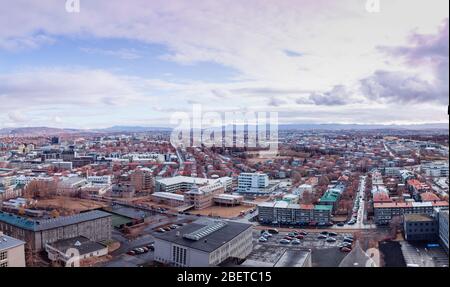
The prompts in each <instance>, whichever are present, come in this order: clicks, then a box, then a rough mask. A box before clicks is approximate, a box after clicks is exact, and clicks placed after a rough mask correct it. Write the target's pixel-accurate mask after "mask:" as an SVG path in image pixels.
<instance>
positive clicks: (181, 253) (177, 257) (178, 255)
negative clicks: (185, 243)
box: [172, 246, 186, 265]
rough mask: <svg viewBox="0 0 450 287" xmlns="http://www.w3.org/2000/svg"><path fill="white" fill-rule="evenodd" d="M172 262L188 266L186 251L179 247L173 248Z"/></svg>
mask: <svg viewBox="0 0 450 287" xmlns="http://www.w3.org/2000/svg"><path fill="white" fill-rule="evenodd" d="M172 261H173V262H175V263H178V264H181V265H186V249H185V248H181V247H178V246H173V248H172Z"/></svg>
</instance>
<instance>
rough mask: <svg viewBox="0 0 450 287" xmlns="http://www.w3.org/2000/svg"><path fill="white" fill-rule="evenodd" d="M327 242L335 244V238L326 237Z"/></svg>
mask: <svg viewBox="0 0 450 287" xmlns="http://www.w3.org/2000/svg"><path fill="white" fill-rule="evenodd" d="M327 242H336V238H334V237H328V238H327Z"/></svg>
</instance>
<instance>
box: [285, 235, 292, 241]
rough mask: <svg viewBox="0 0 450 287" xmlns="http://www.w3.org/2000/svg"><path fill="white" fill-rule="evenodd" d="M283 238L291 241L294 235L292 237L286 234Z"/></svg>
mask: <svg viewBox="0 0 450 287" xmlns="http://www.w3.org/2000/svg"><path fill="white" fill-rule="evenodd" d="M283 239H286V240H289V241H291V240H293V239H294V238H293V237H291V236H285V237H284V238H283Z"/></svg>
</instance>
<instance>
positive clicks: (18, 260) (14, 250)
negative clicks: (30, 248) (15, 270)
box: [0, 231, 25, 268]
mask: <svg viewBox="0 0 450 287" xmlns="http://www.w3.org/2000/svg"><path fill="white" fill-rule="evenodd" d="M1 267H25V242H23V241H22V240H18V239H16V238H13V237H11V236H7V235H5V234H4V233H3V232H2V231H0V268H1Z"/></svg>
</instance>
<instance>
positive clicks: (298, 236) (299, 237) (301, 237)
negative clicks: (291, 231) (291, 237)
mask: <svg viewBox="0 0 450 287" xmlns="http://www.w3.org/2000/svg"><path fill="white" fill-rule="evenodd" d="M295 238H297V239H303V238H304V236H303V235H301V234H300V235H297V236H295Z"/></svg>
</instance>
